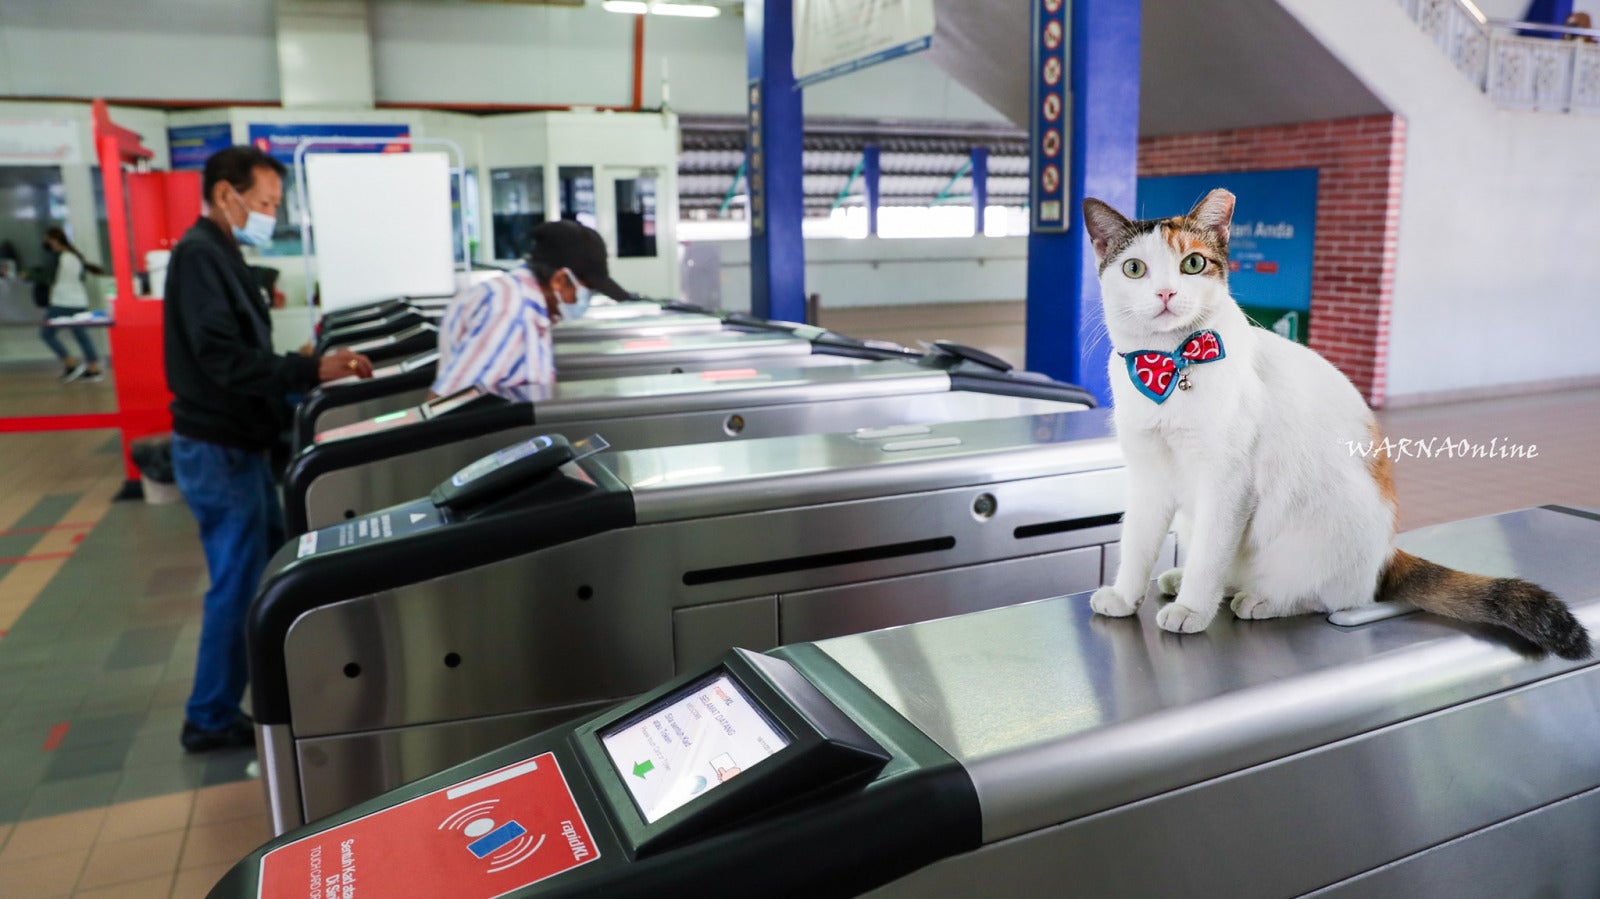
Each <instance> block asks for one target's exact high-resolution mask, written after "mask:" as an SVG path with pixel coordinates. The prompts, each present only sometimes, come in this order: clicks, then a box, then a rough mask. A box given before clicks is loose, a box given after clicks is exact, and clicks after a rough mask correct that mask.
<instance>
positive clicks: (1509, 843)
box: [1310, 789, 1600, 899]
mask: <svg viewBox="0 0 1600 899" xmlns="http://www.w3.org/2000/svg"><path fill="white" fill-rule="evenodd" d="M1597 846H1600V789H1595V790H1589V791H1587V792H1584V793H1580V794H1579V795H1577V796H1574V797H1572V798H1570V799H1564V800H1562V801H1560V802H1556V803H1553V804H1551V805H1548V806H1545V807H1543V808H1541V809H1539V810H1538V811H1536V812H1528V813H1525V814H1522V815H1518V816H1517V817H1515V818H1512V819H1510V820H1509V821H1505V822H1503V823H1500V824H1496V825H1494V826H1492V827H1487V828H1485V829H1483V830H1478V831H1474V832H1472V833H1471V834H1468V835H1467V836H1464V837H1458V838H1456V839H1454V840H1451V841H1450V842H1448V843H1445V844H1443V845H1440V846H1436V847H1433V848H1431V849H1426V850H1424V851H1422V852H1419V853H1417V854H1415V855H1411V856H1408V857H1406V858H1404V859H1401V860H1399V861H1397V862H1394V863H1392V864H1389V865H1385V866H1384V867H1382V868H1378V869H1376V870H1374V871H1370V872H1366V873H1363V874H1360V875H1357V876H1356V877H1353V878H1350V879H1349V880H1345V881H1341V882H1340V883H1336V884H1334V885H1333V886H1330V887H1327V888H1325V889H1321V890H1317V891H1316V892H1314V893H1311V894H1310V895H1311V896H1312V897H1315V899H1394V897H1397V896H1448V897H1450V899H1557V897H1562V896H1574V897H1576V896H1600V864H1596V863H1595V862H1596V858H1595V853H1594V852H1593V847H1597ZM1575 850H1576V851H1575Z"/></svg>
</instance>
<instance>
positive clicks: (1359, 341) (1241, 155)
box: [1139, 115, 1406, 406]
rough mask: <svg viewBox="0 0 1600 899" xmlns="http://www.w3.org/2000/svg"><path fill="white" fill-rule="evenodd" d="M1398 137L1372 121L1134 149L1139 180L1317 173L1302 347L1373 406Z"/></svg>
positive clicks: (1383, 330) (1389, 267)
mask: <svg viewBox="0 0 1600 899" xmlns="http://www.w3.org/2000/svg"><path fill="white" fill-rule="evenodd" d="M1405 134H1406V128H1405V120H1404V119H1402V118H1400V117H1399V116H1394V115H1379V116H1364V117H1361V118H1355V119H1338V120H1335V121H1331V122H1308V123H1303V124H1298V125H1276V126H1271V127H1267V128H1246V129H1240V130H1237V131H1218V132H1212V133H1206V134H1178V135H1170V136H1167V137H1151V138H1145V139H1143V140H1141V141H1139V175H1140V176H1141V177H1144V176H1160V175H1192V174H1198V173H1203V172H1244V171H1261V170H1267V169H1299V168H1316V169H1319V170H1320V173H1319V175H1318V178H1317V226H1316V238H1315V242H1314V244H1313V254H1314V255H1313V260H1312V273H1311V331H1310V333H1309V335H1308V338H1309V341H1310V344H1311V348H1312V349H1314V350H1316V351H1317V352H1319V353H1321V354H1322V355H1323V356H1325V357H1326V358H1327V359H1328V360H1329V361H1331V362H1332V363H1333V364H1334V365H1336V366H1338V367H1339V370H1340V371H1343V372H1344V373H1345V375H1347V376H1348V377H1349V378H1350V380H1351V381H1353V382H1355V385H1356V388H1357V389H1358V390H1360V391H1361V393H1362V395H1363V396H1365V397H1366V398H1367V402H1369V403H1371V404H1372V405H1373V406H1382V405H1383V401H1384V366H1385V363H1386V360H1387V358H1388V352H1389V308H1390V301H1391V299H1392V295H1393V292H1394V259H1395V247H1396V244H1397V242H1398V239H1399V232H1400V186H1401V177H1402V172H1403V168H1404V163H1405V140H1406V138H1405ZM1173 212H1174V213H1177V212H1181V210H1173Z"/></svg>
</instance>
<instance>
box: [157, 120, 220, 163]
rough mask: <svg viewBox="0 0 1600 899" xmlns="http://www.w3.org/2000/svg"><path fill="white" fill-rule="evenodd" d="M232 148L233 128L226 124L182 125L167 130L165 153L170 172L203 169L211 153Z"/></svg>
mask: <svg viewBox="0 0 1600 899" xmlns="http://www.w3.org/2000/svg"><path fill="white" fill-rule="evenodd" d="M231 146H233V126H232V125H230V124H228V123H227V122H221V123H218V124H215V125H183V126H180V127H177V128H168V129H167V152H168V155H169V156H170V157H171V159H172V170H173V171H175V172H177V171H183V170H185V169H203V168H205V166H206V160H207V159H209V158H210V157H211V154H212V153H215V152H217V151H218V150H225V149H227V148H228V147H231Z"/></svg>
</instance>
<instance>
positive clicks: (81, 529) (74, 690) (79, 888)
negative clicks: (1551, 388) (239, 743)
mask: <svg viewBox="0 0 1600 899" xmlns="http://www.w3.org/2000/svg"><path fill="white" fill-rule="evenodd" d="M46 386H47V385H46ZM34 408H35V407H34V406H32V405H28V406H26V407H25V408H16V407H13V406H10V405H8V404H7V403H6V401H5V399H4V398H3V396H0V414H22V413H23V412H24V411H26V412H27V413H28V414H32V411H33V410H34ZM1380 418H1381V421H1382V424H1383V427H1384V430H1385V431H1386V433H1387V434H1388V435H1389V436H1390V437H1392V438H1396V439H1400V438H1405V439H1408V440H1426V439H1428V438H1437V439H1439V440H1443V439H1455V440H1463V439H1464V440H1468V441H1473V442H1480V443H1487V442H1488V441H1489V440H1490V439H1491V438H1498V440H1499V443H1500V444H1505V443H1511V444H1520V445H1527V446H1536V447H1537V455H1534V456H1533V457H1531V458H1518V459H1507V458H1494V459H1463V458H1453V459H1452V458H1445V457H1443V456H1436V457H1434V458H1431V459H1427V458H1418V457H1415V456H1407V457H1404V458H1401V459H1399V460H1398V461H1397V463H1396V481H1397V486H1398V489H1399V494H1400V498H1401V503H1402V512H1401V524H1402V527H1403V528H1414V527H1419V526H1424V525H1428V524H1435V523H1440V522H1444V521H1450V520H1454V519H1457V518H1463V517H1469V516H1474V515H1487V514H1492V513H1495V512H1499V511H1504V510H1507V509H1514V508H1520V507H1525V506H1530V505H1538V504H1542V503H1549V502H1558V503H1564V504H1567V505H1575V506H1590V507H1600V477H1596V476H1595V474H1594V465H1593V461H1592V460H1593V459H1594V458H1595V457H1596V456H1597V454H1600V390H1589V391H1574V392H1568V393H1561V394H1549V395H1543V396H1535V397H1521V398H1516V399H1504V400H1494V401H1488V402H1478V403H1463V404H1458V405H1452V406H1439V407H1433V408H1424V409H1410V410H1401V411H1397V412H1385V413H1383V414H1382V415H1381V416H1380ZM120 482H121V471H120V467H119V458H118V455H117V447H116V443H115V438H114V435H113V434H111V433H110V432H100V431H91V432H68V433H53V434H0V897H5V899H9V897H28V899H44V897H52V896H81V897H90V896H116V897H129V899H138V897H143V896H159V897H168V896H174V897H176V896H201V895H204V893H205V891H206V890H207V889H209V887H210V886H211V885H212V884H213V883H214V882H215V880H216V878H217V877H218V876H220V875H221V873H222V872H223V871H224V870H226V868H227V867H228V866H229V865H230V863H231V862H233V861H235V860H237V859H238V858H239V857H241V856H243V855H244V854H245V853H246V852H248V851H249V850H250V849H252V848H254V847H255V846H257V845H259V844H260V843H262V842H264V841H265V840H266V839H267V837H268V826H267V823H266V819H265V815H264V809H263V801H262V793H261V787H260V785H259V784H258V783H257V782H254V781H249V780H245V779H244V777H245V773H244V769H245V765H246V763H247V762H248V761H249V759H250V758H251V754H250V753H249V752H243V753H225V754H220V755H214V756H206V757H191V756H186V755H185V754H184V753H183V752H182V751H181V749H180V748H179V746H178V741H177V735H178V729H179V727H180V723H181V720H182V703H183V700H184V697H185V696H186V694H187V692H188V688H189V679H190V676H191V667H192V665H193V663H194V654H195V645H196V635H197V633H198V627H199V614H200V595H201V593H202V592H203V590H204V588H205V566H204V562H203V559H202V557H201V554H200V548H199V541H198V539H197V537H196V534H195V526H194V523H193V520H192V519H191V518H190V517H189V514H188V512H187V510H186V509H185V508H184V507H183V506H182V505H170V506H151V505H145V504H143V503H116V504H113V503H112V502H111V501H110V498H111V496H112V495H113V494H114V493H115V492H116V488H117V486H118V485H119V484H120Z"/></svg>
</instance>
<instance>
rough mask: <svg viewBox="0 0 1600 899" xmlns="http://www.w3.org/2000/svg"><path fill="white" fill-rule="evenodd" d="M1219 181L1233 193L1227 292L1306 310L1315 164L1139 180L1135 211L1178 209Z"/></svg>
mask: <svg viewBox="0 0 1600 899" xmlns="http://www.w3.org/2000/svg"><path fill="white" fill-rule="evenodd" d="M1218 187H1222V188H1226V189H1228V190H1230V191H1232V192H1233V195H1234V196H1235V197H1236V198H1237V204H1236V206H1235V208H1234V211H1233V229H1232V231H1231V232H1230V234H1229V237H1228V262H1229V267H1230V269H1231V271H1230V272H1229V274H1228V285H1229V287H1230V288H1231V289H1232V291H1233V296H1234V298H1235V299H1237V300H1238V301H1239V302H1240V303H1241V304H1247V305H1250V306H1258V307H1263V308H1266V309H1281V310H1295V311H1299V312H1309V311H1310V309H1311V266H1312V258H1311V257H1312V241H1313V238H1314V237H1315V233H1316V224H1317V170H1316V169H1285V170H1281V171H1271V172H1227V173H1220V174H1210V175H1175V176H1170V177H1162V178H1140V179H1139V209H1138V216H1137V217H1138V218H1164V217H1167V216H1173V215H1183V214H1184V213H1185V212H1188V211H1189V209H1190V208H1191V207H1193V206H1194V204H1195V203H1196V202H1197V201H1199V199H1200V198H1201V197H1203V196H1205V195H1206V193H1207V192H1208V191H1210V190H1212V189H1213V188H1218ZM1302 318H1303V316H1302Z"/></svg>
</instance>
